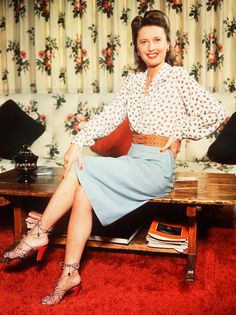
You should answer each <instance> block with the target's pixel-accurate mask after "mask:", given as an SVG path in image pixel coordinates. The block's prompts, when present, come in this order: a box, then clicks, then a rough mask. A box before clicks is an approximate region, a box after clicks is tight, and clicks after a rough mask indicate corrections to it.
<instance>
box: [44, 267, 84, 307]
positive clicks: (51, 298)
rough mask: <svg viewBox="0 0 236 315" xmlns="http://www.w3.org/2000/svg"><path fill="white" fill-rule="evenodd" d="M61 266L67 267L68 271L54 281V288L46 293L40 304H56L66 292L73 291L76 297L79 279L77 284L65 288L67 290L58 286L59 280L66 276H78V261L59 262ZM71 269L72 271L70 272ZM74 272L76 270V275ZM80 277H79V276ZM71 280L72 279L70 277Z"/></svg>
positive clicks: (78, 289)
mask: <svg viewBox="0 0 236 315" xmlns="http://www.w3.org/2000/svg"><path fill="white" fill-rule="evenodd" d="M61 268H62V270H64V269H65V268H68V269H69V270H68V272H67V273H66V275H65V276H63V277H61V278H60V279H59V280H58V282H57V283H56V285H55V287H54V290H53V291H52V292H51V293H50V294H48V295H46V296H45V297H44V298H43V299H42V300H41V301H40V304H44V305H56V304H58V303H60V302H61V300H62V299H63V297H64V296H65V295H66V294H69V293H71V292H74V296H75V297H78V294H79V291H80V289H81V281H80V282H79V283H78V284H75V285H73V286H72V287H71V288H69V289H67V290H63V289H62V288H61V287H60V282H61V281H62V280H63V279H65V278H66V277H71V276H72V277H73V276H77V275H78V276H79V274H78V270H79V264H78V263H74V264H66V263H64V262H62V263H61ZM71 269H73V270H72V272H71ZM75 272H77V275H75ZM79 278H80V277H79ZM72 280H73V279H72Z"/></svg>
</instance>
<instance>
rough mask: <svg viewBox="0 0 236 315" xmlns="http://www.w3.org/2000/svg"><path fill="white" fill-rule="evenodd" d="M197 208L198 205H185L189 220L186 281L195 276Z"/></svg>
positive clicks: (192, 279)
mask: <svg viewBox="0 0 236 315" xmlns="http://www.w3.org/2000/svg"><path fill="white" fill-rule="evenodd" d="M197 210H198V207H196V206H187V209H186V212H187V213H186V214H187V217H188V220H189V243H188V257H187V270H186V275H185V279H186V281H188V282H193V281H194V278H195V265H196V254H197Z"/></svg>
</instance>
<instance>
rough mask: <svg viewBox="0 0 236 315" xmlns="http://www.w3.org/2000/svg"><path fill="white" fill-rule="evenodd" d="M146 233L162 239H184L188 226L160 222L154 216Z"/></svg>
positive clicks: (172, 240)
mask: <svg viewBox="0 0 236 315" xmlns="http://www.w3.org/2000/svg"><path fill="white" fill-rule="evenodd" d="M148 235H150V236H152V237H153V238H156V239H158V240H163V241H170V242H174V241H186V240H188V227H187V225H181V224H176V223H169V222H168V223H167V222H160V221H158V220H157V219H155V218H154V219H153V220H152V222H151V225H150V227H149V230H148Z"/></svg>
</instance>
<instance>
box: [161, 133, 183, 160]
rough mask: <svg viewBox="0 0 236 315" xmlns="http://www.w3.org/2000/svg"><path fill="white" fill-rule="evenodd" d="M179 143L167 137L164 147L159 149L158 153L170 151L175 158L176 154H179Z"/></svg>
mask: <svg viewBox="0 0 236 315" xmlns="http://www.w3.org/2000/svg"><path fill="white" fill-rule="evenodd" d="M180 146H181V141H180V140H176V139H174V138H173V137H169V139H168V141H167V143H166V145H165V146H164V147H162V148H161V150H160V152H165V151H166V150H167V149H170V150H171V151H172V153H173V155H174V158H176V156H177V154H178V153H179V152H180Z"/></svg>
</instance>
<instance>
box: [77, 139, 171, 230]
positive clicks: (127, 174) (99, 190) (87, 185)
mask: <svg viewBox="0 0 236 315" xmlns="http://www.w3.org/2000/svg"><path fill="white" fill-rule="evenodd" d="M74 167H75V171H76V174H77V176H78V179H79V182H80V184H81V185H82V187H83V189H84V190H85V192H86V193H87V196H88V199H89V201H90V203H91V205H92V207H93V210H94V211H95V213H96V215H97V217H98V219H99V220H100V222H101V224H102V225H108V224H110V223H112V222H114V221H116V220H118V219H120V218H121V217H123V216H125V215H126V214H128V213H130V212H131V211H133V210H135V209H137V208H138V207H140V206H142V205H143V204H145V203H146V202H148V201H149V200H150V199H152V198H158V197H165V196H167V195H168V194H169V193H170V191H171V190H172V188H173V177H174V171H175V160H174V157H173V153H172V151H171V150H167V151H165V152H160V147H152V146H146V145H142V144H132V145H131V148H130V150H129V152H128V154H127V155H126V156H121V157H118V158H112V157H94V156H84V157H83V169H82V170H81V169H79V167H78V163H77V162H75V164H74Z"/></svg>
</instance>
